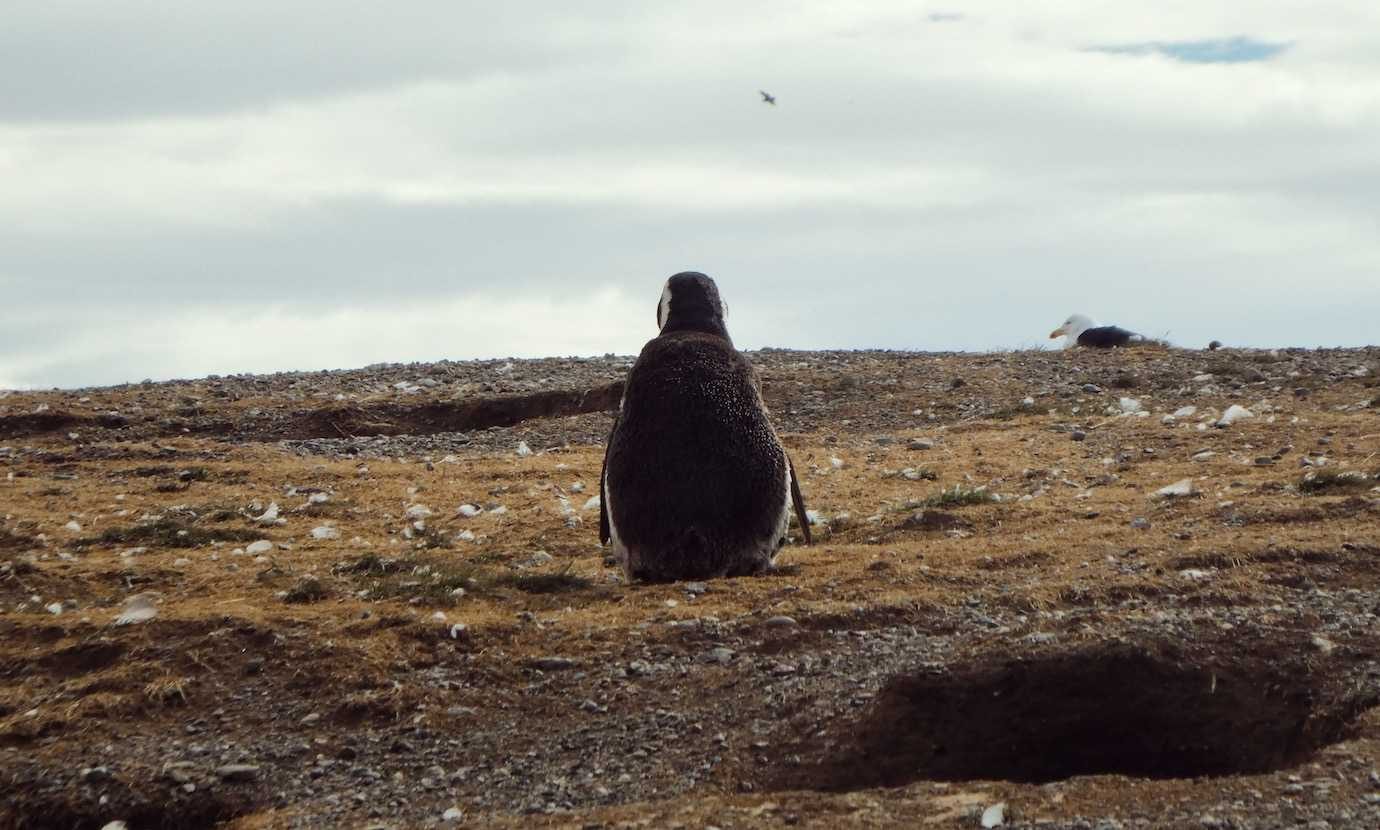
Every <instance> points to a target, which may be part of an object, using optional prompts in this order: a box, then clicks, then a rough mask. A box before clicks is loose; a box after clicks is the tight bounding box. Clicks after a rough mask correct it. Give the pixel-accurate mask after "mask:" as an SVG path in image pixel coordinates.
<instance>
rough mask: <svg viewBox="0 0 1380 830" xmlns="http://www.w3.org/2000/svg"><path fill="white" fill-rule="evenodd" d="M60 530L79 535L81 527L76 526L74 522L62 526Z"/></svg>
mask: <svg viewBox="0 0 1380 830" xmlns="http://www.w3.org/2000/svg"><path fill="white" fill-rule="evenodd" d="M62 529H63V530H65V531H67V532H68V533H81V525H79V524H77V522H76V521H75V520H73V521H70V522H68V523H67V524H65V525H63V526H62Z"/></svg>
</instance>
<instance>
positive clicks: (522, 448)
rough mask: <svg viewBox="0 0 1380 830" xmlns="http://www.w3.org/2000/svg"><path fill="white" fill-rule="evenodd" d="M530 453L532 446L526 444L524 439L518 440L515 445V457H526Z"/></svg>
mask: <svg viewBox="0 0 1380 830" xmlns="http://www.w3.org/2000/svg"><path fill="white" fill-rule="evenodd" d="M531 454H532V448H531V447H529V446H527V442H526V441H519V442H518V445H517V457H518V458H526V457H527V456H529V455H531Z"/></svg>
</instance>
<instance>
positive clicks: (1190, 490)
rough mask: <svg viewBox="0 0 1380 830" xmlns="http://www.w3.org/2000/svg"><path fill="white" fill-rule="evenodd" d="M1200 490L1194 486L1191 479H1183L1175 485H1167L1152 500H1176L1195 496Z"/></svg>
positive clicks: (1157, 491)
mask: <svg viewBox="0 0 1380 830" xmlns="http://www.w3.org/2000/svg"><path fill="white" fill-rule="evenodd" d="M1197 492H1198V488H1197V487H1196V486H1195V485H1194V484H1193V479H1191V478H1181V479H1179V480H1178V481H1176V482H1174V483H1173V484H1167V485H1165V486H1164V487H1161V488H1160V489H1158V490H1156V491H1155V495H1154V496H1152V498H1156V499H1176V498H1183V497H1186V496H1192V495H1195V494H1196V493H1197Z"/></svg>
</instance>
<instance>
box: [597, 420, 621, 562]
mask: <svg viewBox="0 0 1380 830" xmlns="http://www.w3.org/2000/svg"><path fill="white" fill-rule="evenodd" d="M617 429H618V416H616V415H615V416H614V418H613V429H611V430H609V440H608V441H607V443H605V444H604V463H603V466H601V467H600V468H599V544H601V545H607V544H608V543H609V539H611V538H612V534H610V533H609V499H608V491H607V490H605V489H604V488H605V484H604V478H605V477H606V476H607V475H608V472H609V447H611V446H613V433H614V432H615V431H617Z"/></svg>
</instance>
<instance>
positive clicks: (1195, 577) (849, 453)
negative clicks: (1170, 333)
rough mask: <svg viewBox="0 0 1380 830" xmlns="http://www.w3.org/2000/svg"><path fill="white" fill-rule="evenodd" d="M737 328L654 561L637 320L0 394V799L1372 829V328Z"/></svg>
mask: <svg viewBox="0 0 1380 830" xmlns="http://www.w3.org/2000/svg"><path fill="white" fill-rule="evenodd" d="M752 357H753V359H754V361H755V362H756V363H757V364H758V367H759V370H760V372H761V375H762V378H763V387H764V394H765V396H766V399H767V401H768V403H769V405H770V406H771V408H772V410H773V414H774V417H775V419H776V421H777V422H778V424H779V425H780V428H781V431H782V433H783V437H784V440H785V442H786V444H787V446H788V448H789V449H790V451H791V453H792V456H793V458H794V460H795V466H796V469H797V471H799V473H800V475H801V479H802V489H803V491H804V495H805V499H806V501H807V504H808V505H809V507H810V508H811V510H812V511H813V514H812V516H813V520H814V535H815V544H814V545H813V546H811V547H804V546H801V545H799V544H796V543H795V540H794V539H793V542H792V544H789V545H788V546H787V547H786V548H784V549H783V551H782V554H781V556H780V557H779V559H778V564H779V565H780V567H779V568H778V570H777V571H776V572H775V573H773V574H770V575H766V576H761V577H756V578H743V579H732V580H711V581H708V582H705V583H682V584H674V585H656V586H645V585H627V584H625V583H624V582H623V580H622V579H621V577H620V575H619V574H618V572H617V571H616V570H615V569H614V568H613V567H611V566H610V565H609V564H608V563H607V562H606V560H605V555H606V551H604V550H602V549H601V548H600V547H599V545H598V539H597V536H598V508H597V502H592V501H591V497H593V496H595V495H596V494H597V491H598V481H599V468H600V462H601V458H602V447H601V442H602V440H603V436H604V435H605V434H606V433H607V430H608V427H609V424H610V417H609V414H608V412H607V411H606V410H607V407H608V406H609V405H610V402H611V401H613V402H616V400H617V394H618V386H617V384H618V381H619V378H620V377H621V373H622V372H623V371H625V370H626V367H627V365H628V364H629V362H630V359H629V358H627V357H614V356H609V357H607V358H600V359H591V360H550V361H487V362H482V363H446V364H428V365H408V366H382V367H370V368H368V369H362V370H355V371H352V372H335V373H300V374H291V375H276V376H268V377H250V376H235V377H229V378H210V379H203V380H198V381H187V382H175V383H166V384H138V385H132V386H124V387H112V388H107V389H93V390H74V391H52V392H40V393H33V392H24V393H12V394H8V395H6V394H5V393H0V396H3V397H0V518H3V521H2V522H0V792H3V793H4V798H3V799H0V826H3V827H26V828H30V827H32V828H38V827H61V828H86V827H91V828H101V827H104V826H107V824H108V823H109V822H115V821H122V822H124V823H125V826H127V827H128V828H132V829H133V830H143V828H159V827H166V828H191V827H207V826H217V825H218V826H225V827H233V828H245V829H246V830H248V828H278V827H359V828H364V827H380V828H382V827H389V828H392V827H512V828H517V827H562V828H600V827H609V828H612V827H655V828H661V827H684V828H708V827H719V828H758V827H781V826H799V827H821V828H823V827H936V828H945V827H983V826H1001V827H1050V828H1062V827H1068V828H1088V830H1094V828H1097V829H1099V830H1104V829H1105V830H1113V829H1114V828H1140V827H1166V828H1168V827H1194V828H1276V827H1306V828H1309V829H1310V830H1318V829H1319V828H1326V827H1331V828H1353V827H1355V828H1371V827H1380V708H1376V704H1377V702H1380V636H1378V635H1380V480H1378V479H1377V473H1380V401H1377V399H1378V398H1380V388H1377V381H1378V380H1380V350H1375V349H1368V350H1349V351H1346V350H1333V351H1302V350H1281V351H1278V352H1263V351H1234V350H1223V351H1219V352H1211V353H1209V352H1190V351H1183V350H1166V349H1142V350H1129V351H1121V352H1116V353H1110V354H1108V353H1086V352H1080V353H1050V352H1018V353H1009V354H989V355H948V354H946V355H935V354H909V353H884V352H857V353H841V352H839V353H802V352H783V351H764V352H757V353H753V355H752ZM1233 406H1236V407H1244V408H1245V409H1246V411H1247V412H1248V413H1249V414H1246V415H1241V414H1240V411H1239V410H1234V409H1231V407H1233ZM1190 407H1191V408H1192V411H1191V412H1190V411H1189V408H1190ZM1224 415H1227V420H1230V421H1231V422H1230V423H1227V424H1224V425H1221V426H1218V425H1217V424H1218V423H1219V422H1220V421H1221V420H1222V418H1223V416H1224ZM1238 416H1240V417H1238ZM1171 485H1172V486H1171ZM1166 487H1168V488H1169V491H1168V492H1166V493H1164V494H1160V492H1159V491H1161V490H1162V488H1166ZM275 514H276V515H275ZM792 534H793V536H796V535H798V531H797V530H794V529H793V531H792Z"/></svg>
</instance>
